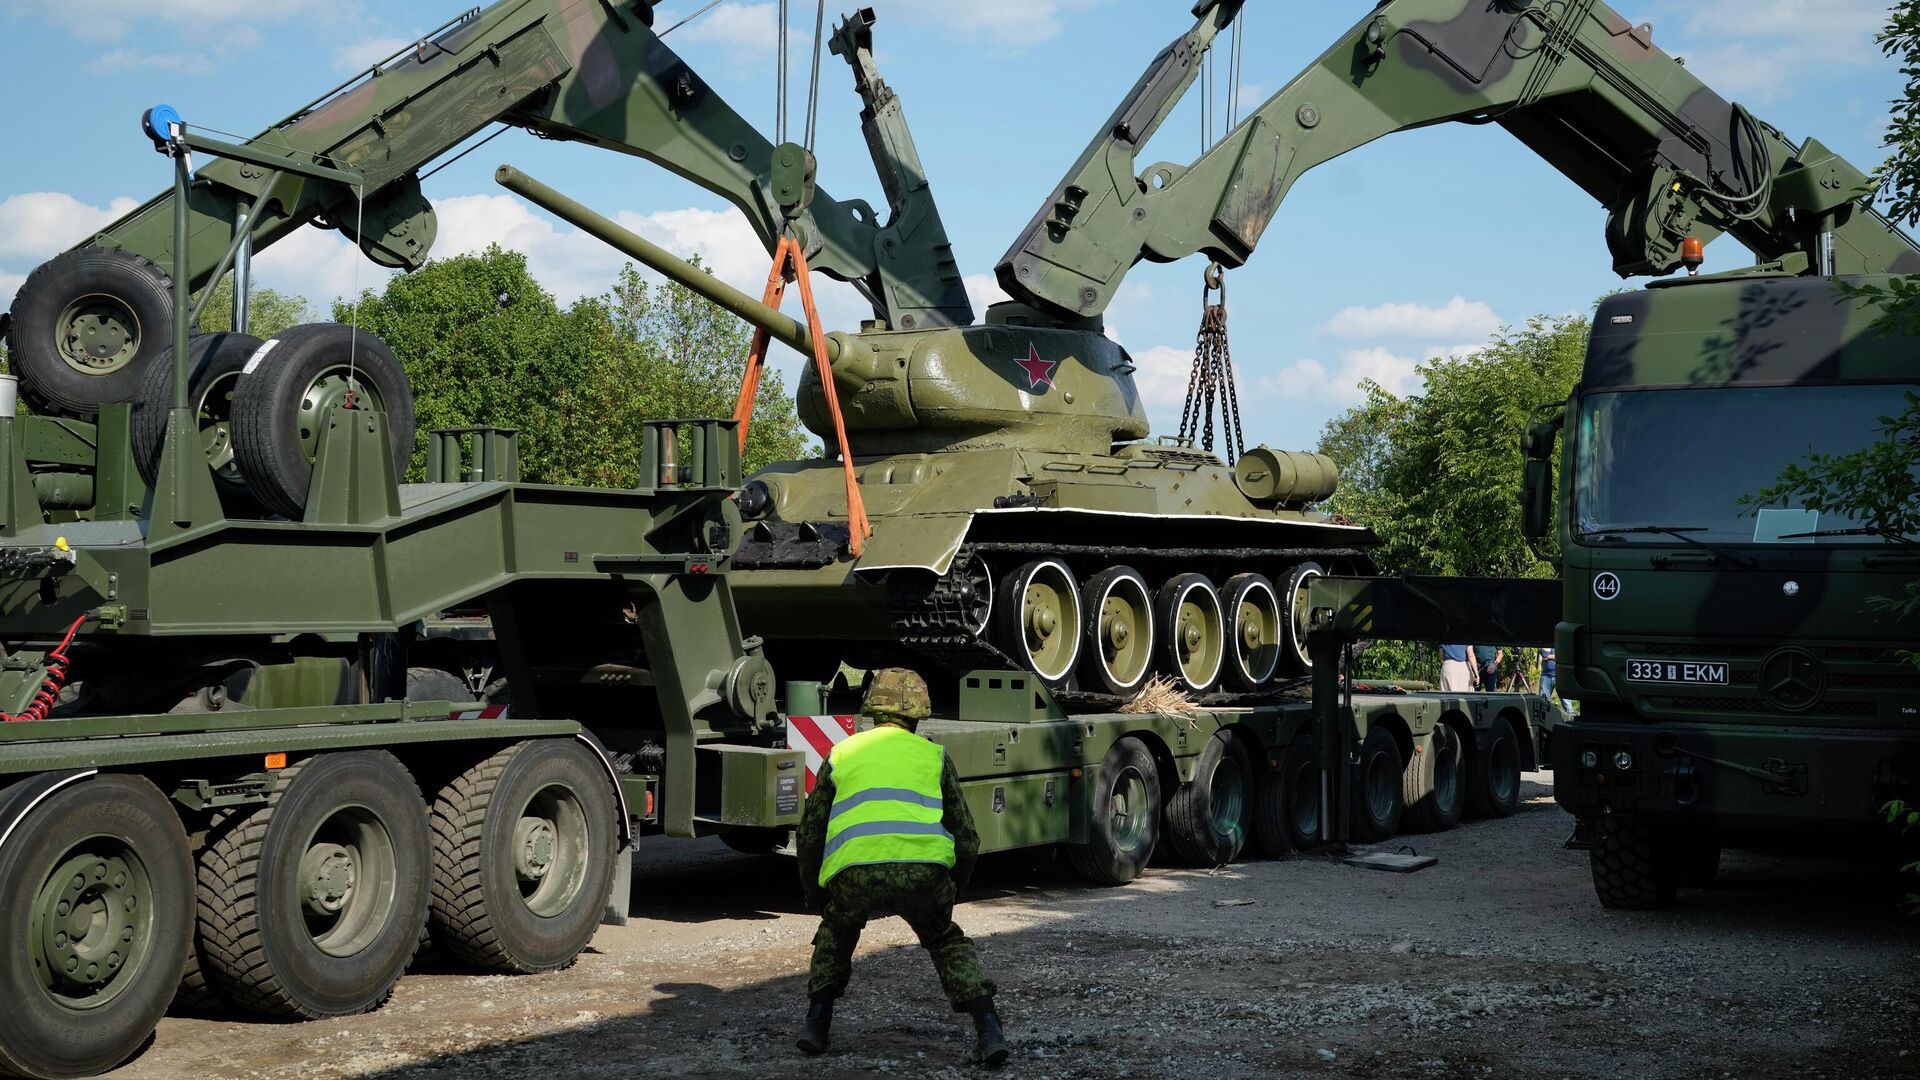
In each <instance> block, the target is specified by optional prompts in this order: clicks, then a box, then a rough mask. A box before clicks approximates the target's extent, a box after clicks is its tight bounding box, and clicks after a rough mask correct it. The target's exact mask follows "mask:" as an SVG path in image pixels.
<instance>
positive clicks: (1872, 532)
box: [1780, 525, 1920, 547]
mask: <svg viewBox="0 0 1920 1080" xmlns="http://www.w3.org/2000/svg"><path fill="white" fill-rule="evenodd" d="M1817 536H1878V537H1880V538H1881V539H1882V540H1887V541H1890V542H1892V543H1895V544H1899V545H1901V546H1902V547H1920V540H1915V539H1914V538H1913V537H1911V536H1907V535H1905V534H1904V533H1897V532H1894V531H1893V530H1892V529H1876V528H1874V527H1872V526H1871V525H1861V526H1859V527H1857V528H1852V529H1820V530H1817V531H1815V532H1799V533H1781V534H1780V539H1782V540H1801V539H1811V538H1813V537H1817Z"/></svg>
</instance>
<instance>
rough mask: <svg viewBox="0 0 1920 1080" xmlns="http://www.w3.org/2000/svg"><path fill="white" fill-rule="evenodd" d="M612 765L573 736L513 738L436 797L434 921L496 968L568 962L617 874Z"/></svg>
mask: <svg viewBox="0 0 1920 1080" xmlns="http://www.w3.org/2000/svg"><path fill="white" fill-rule="evenodd" d="M618 812H619V811H618V809H617V804H616V803H615V802H614V798H613V790H612V788H611V786H610V785H609V784H608V782H607V776H606V771H605V769H604V768H603V767H602V766H601V764H600V762H599V761H598V760H596V759H595V757H594V753H593V751H592V750H589V749H588V748H587V747H586V746H585V745H583V744H581V743H580V742H579V741H577V740H571V739H541V740H537V741H532V742H523V743H518V744H516V745H514V746H509V747H507V748H506V749H505V750H502V751H500V752H499V753H497V754H495V755H493V756H492V757H490V758H488V759H487V760H485V761H483V762H481V763H480V764H478V765H475V766H474V767H473V768H471V769H468V770H467V771H466V772H464V773H462V774H461V775H460V776H458V777H457V778H455V779H454V781H453V782H452V783H450V784H448V785H447V786H446V787H444V788H441V789H440V794H439V795H438V796H437V797H435V799H434V801H433V907H432V912H433V930H434V936H435V938H437V939H438V940H439V941H440V942H441V943H442V944H444V945H446V946H447V948H448V949H449V950H450V951H452V953H453V954H454V955H455V956H458V957H459V958H460V959H462V960H464V961H466V962H467V963H469V964H473V965H475V966H477V967H482V968H486V969H487V970H489V971H500V972H507V973H512V974H532V973H534V972H541V971H558V970H559V969H561V968H564V967H567V966H569V965H571V964H572V963H573V961H574V959H575V958H576V957H578V956H579V955H580V950H581V949H584V948H586V947H587V942H588V941H590V940H592V938H593V932H594V930H595V929H596V928H598V927H599V925H600V915H601V912H602V911H603V910H604V907H605V904H606V899H607V892H608V890H609V888H610V887H611V885H612V881H613V878H612V875H613V864H614V857H613V856H614V844H615V836H614V830H615V827H616V824H617V823H616V821H615V817H616V815H617V814H618Z"/></svg>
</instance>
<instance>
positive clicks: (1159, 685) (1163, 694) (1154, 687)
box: [1120, 675, 1200, 713]
mask: <svg viewBox="0 0 1920 1080" xmlns="http://www.w3.org/2000/svg"><path fill="white" fill-rule="evenodd" d="M1179 687H1180V684H1178V683H1176V682H1174V681H1173V680H1172V679H1169V678H1168V677H1166V676H1165V675H1155V676H1154V677H1153V678H1151V679H1148V680H1147V682H1146V685H1145V686H1142V687H1141V688H1140V691H1139V693H1136V694H1134V695H1133V700H1132V701H1129V702H1127V703H1126V704H1125V705H1122V706H1120V711H1121V712H1123V713H1184V712H1193V711H1194V710H1196V709H1198V708H1199V707H1200V706H1199V703H1198V702H1196V701H1194V700H1193V699H1192V698H1190V697H1188V696H1187V695H1186V694H1184V693H1182V692H1181V691H1180V688H1179Z"/></svg>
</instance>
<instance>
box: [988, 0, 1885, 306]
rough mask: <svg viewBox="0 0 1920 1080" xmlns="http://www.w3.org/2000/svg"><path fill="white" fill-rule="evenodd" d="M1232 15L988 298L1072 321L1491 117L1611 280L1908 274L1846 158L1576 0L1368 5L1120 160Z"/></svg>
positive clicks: (1077, 175) (1147, 100) (1165, 60)
mask: <svg viewBox="0 0 1920 1080" xmlns="http://www.w3.org/2000/svg"><path fill="white" fill-rule="evenodd" d="M1240 8H1241V2H1240V0H1201V2H1200V3H1199V4H1198V5H1197V6H1196V8H1195V14H1196V16H1197V17H1198V20H1199V21H1198V23H1197V24H1196V25H1195V26H1194V28H1193V29H1192V30H1190V31H1188V32H1187V33H1186V34H1184V35H1182V36H1181V37H1180V38H1178V39H1176V40H1175V41H1174V42H1173V44H1171V45H1170V46H1168V48H1167V49H1166V50H1165V51H1163V52H1162V53H1161V54H1160V55H1159V56H1158V57H1156V58H1155V60H1154V62H1153V64H1152V65H1150V66H1149V68H1148V71H1147V74H1146V75H1145V76H1143V77H1142V79H1141V80H1140V82H1139V83H1138V84H1136V86H1135V87H1134V89H1133V92H1132V93H1131V94H1129V95H1128V97H1127V99H1126V100H1125V101H1124V102H1123V103H1122V104H1121V107H1120V108H1119V109H1118V110H1117V111H1116V112H1115V113H1114V115H1113V117H1112V118H1111V119H1110V120H1109V121H1108V123H1107V124H1106V125H1105V127H1103V128H1102V130H1101V133H1100V134H1099V136H1097V137H1096V138H1095V139H1094V140H1093V142H1092V143H1090V144H1089V145H1088V147H1087V148H1086V150H1085V151H1084V152H1083V153H1082V154H1081V155H1080V158H1079V160H1078V161H1076V162H1075V163H1074V166H1073V168H1072V170H1071V171H1070V172H1069V173H1068V174H1067V176H1066V178H1065V179H1064V180H1062V181H1061V183H1060V185H1059V186H1058V187H1056V188H1055V189H1054V192H1053V195H1052V197H1051V198H1049V199H1048V201H1047V204H1046V206H1045V207H1043V208H1042V209H1041V211H1040V212H1039V213H1038V214H1036V215H1035V216H1034V219H1033V221H1032V222H1031V223H1030V224H1029V225H1028V226H1027V228H1026V229H1025V230H1024V231H1023V232H1022V233H1021V234H1020V237H1019V239H1018V240H1017V241H1016V242H1015V243H1014V245H1013V247H1012V248H1011V249H1010V250H1009V251H1008V252H1007V254H1006V256H1005V258H1003V259H1002V261H1001V262H1000V264H999V266H998V267H997V271H998V276H999V278H1000V283H1001V286H1002V287H1003V288H1005V289H1006V290H1007V292H1008V293H1009V294H1011V295H1012V296H1014V297H1015V298H1016V299H1018V300H1020V301H1022V302H1024V303H1026V304H1028V305H1030V306H1032V307H1035V308H1039V309H1041V310H1043V311H1047V312H1050V313H1052V314H1054V315H1055V316H1057V317H1062V318H1085V317H1087V316H1091V315H1096V314H1099V313H1100V312H1102V311H1104V310H1105V308H1106V306H1107V304H1108V303H1109V302H1110V301H1111V300H1112V298H1113V295H1114V293H1115V292H1116V291H1117V290H1118V289H1119V286H1120V284H1121V282H1122V280H1124V278H1125V276H1126V273H1127V271H1128V270H1129V269H1131V268H1132V266H1133V265H1134V264H1135V263H1136V262H1139V261H1140V260H1142V259H1146V260H1151V261H1154V262H1170V261H1173V260H1176V259H1180V258H1184V257H1186V256H1188V255H1192V254H1195V253H1205V254H1206V255H1208V256H1209V257H1211V258H1213V259H1215V260H1217V261H1219V262H1220V263H1222V264H1223V265H1226V266H1238V265H1241V264H1242V263H1244V262H1246V260H1247V259H1248V258H1249V257H1250V256H1251V255H1252V254H1253V250H1254V247H1255V245H1257V244H1258V243H1259V240H1260V237H1261V235H1262V234H1263V233H1264V232H1265V231H1266V228H1267V226H1268V224H1269V223H1270V222H1271V221H1272V219H1273V215H1274V213H1275V211H1276V210H1277V209H1278V207H1279V205H1280V202H1281V200H1282V199H1284V198H1285V197H1286V194H1287V191H1288V190H1289V189H1290V188H1291V187H1292V186H1293V184H1294V182H1295V181H1296V180H1298V179H1299V177H1300V176H1301V175H1302V174H1303V173H1305V172H1306V171H1307V170H1308V169H1311V168H1313V167H1314V166H1316V165H1319V164H1321V163H1323V162H1325V161H1329V160H1331V159H1333V158H1335V157H1337V156H1339V155H1341V154H1344V153H1346V152H1347V151H1349V150H1352V149H1354V148H1356V147H1359V146H1363V145H1365V144H1366V143H1369V142H1371V141H1373V140H1374V139H1377V138H1379V137H1381V136H1383V135H1387V134H1391V133H1393V132H1397V131H1406V130H1410V129H1413V128H1418V127H1426V126H1429V125H1432V124H1438V123H1442V122H1445V121H1461V122H1466V123H1498V124H1500V125H1501V126H1502V127H1504V128H1506V129H1507V130H1508V131H1509V132H1511V133H1512V134H1513V135H1514V136H1515V137H1517V138H1519V139H1520V140H1521V141H1522V142H1524V143H1526V144H1527V146H1528V147H1529V148H1531V149H1533V150H1534V151H1535V152H1536V153H1538V154H1539V155H1540V156H1541V157H1543V158H1545V159H1546V160H1547V161H1548V162H1549V163H1551V164H1552V165H1553V166H1554V167H1555V168H1557V169H1559V170H1560V171H1561V172H1562V173H1564V174H1565V175H1566V176H1567V177H1569V178H1570V179H1572V180H1573V181H1574V182H1575V183H1577V184H1579V185H1580V186H1581V187H1582V188H1583V189H1584V190H1586V191H1587V192H1588V193H1589V194H1591V195H1592V196H1593V197H1594V198H1596V199H1598V200H1600V201H1601V202H1602V203H1603V204H1604V205H1606V206H1607V207H1608V210H1609V215H1610V216H1609V218H1608V223H1607V243H1608V248H1609V250H1610V251H1611V252H1612V254H1613V259H1614V269H1615V270H1616V271H1617V272H1619V273H1620V275H1621V276H1623V277H1630V276H1634V275H1639V274H1668V273H1671V272H1673V271H1674V270H1676V269H1678V268H1679V267H1680V266H1681V265H1683V251H1682V248H1683V242H1684V241H1685V240H1687V239H1688V238H1697V239H1699V240H1700V241H1702V242H1703V243H1705V242H1709V241H1711V240H1713V239H1714V238H1715V237H1718V236H1719V235H1721V234H1722V233H1728V234H1731V235H1733V236H1734V237H1735V238H1736V239H1738V240H1740V241H1741V242H1742V243H1743V244H1745V245H1746V246H1747V247H1749V248H1750V249H1752V250H1753V251H1754V253H1755V254H1756V255H1757V256H1758V257H1759V259H1760V261H1761V262H1763V263H1777V264H1779V265H1780V267H1781V268H1782V269H1784V270H1788V271H1799V272H1814V271H1819V270H1826V271H1828V272H1838V273H1865V272H1876V271H1879V272H1886V271H1891V272H1916V271H1920V249H1917V248H1916V247H1915V245H1914V243H1913V241H1912V240H1911V239H1909V238H1908V237H1907V236H1906V235H1905V234H1904V233H1902V232H1900V230H1899V229H1897V228H1896V227H1895V226H1893V225H1892V224H1891V223H1890V222H1888V221H1887V220H1886V219H1885V218H1883V217H1881V216H1880V215H1878V214H1877V213H1875V212H1874V211H1873V210H1872V209H1871V208H1870V206H1869V205H1868V203H1867V201H1866V200H1867V198H1868V197H1869V196H1870V194H1871V185H1870V182H1869V181H1868V180H1867V179H1866V178H1865V177H1864V175H1863V174H1862V173H1861V172H1860V171H1859V170H1858V169H1856V168H1854V167H1853V166H1852V165H1850V164H1848V163H1847V162H1846V161H1844V160H1843V159H1841V158H1839V157H1838V156H1837V155H1834V154H1833V153H1831V152H1830V151H1828V150H1827V149H1826V148H1825V147H1823V146H1821V145H1820V144H1819V143H1818V142H1816V141H1813V140H1808V141H1807V142H1806V143H1805V144H1804V145H1798V146H1796V145H1795V144H1794V143H1792V142H1791V141H1789V140H1788V139H1787V138H1786V137H1785V136H1783V135H1782V134H1781V133H1780V132H1779V131H1778V130H1776V129H1774V128H1772V127H1770V126H1768V125H1766V124H1763V123H1761V122H1759V121H1757V120H1755V119H1754V118H1753V117H1752V116H1751V115H1750V114H1749V113H1747V111H1746V110H1745V109H1742V108H1740V107H1739V106H1736V105H1733V104H1730V103H1729V102H1728V101H1727V100H1726V99H1724V98H1722V97H1721V96H1720V95H1719V94H1717V93H1715V92H1714V91H1713V90H1711V89H1710V88H1708V87H1707V86H1706V85H1705V84H1703V83H1702V82H1700V80H1698V79H1696V78H1694V76H1693V75H1692V73H1691V72H1689V71H1688V70H1687V69H1686V67H1685V65H1684V63H1683V62H1682V61H1681V60H1679V59H1676V58H1674V57H1671V56H1669V55H1667V54H1666V53H1665V52H1663V51H1661V50H1660V49H1659V48H1657V47H1656V46H1655V45H1654V44H1653V40H1652V31H1651V29H1650V28H1649V27H1646V26H1639V27H1635V26H1633V25H1631V24H1629V23H1628V22H1627V21H1626V20H1625V19H1623V18H1621V17H1620V16H1619V15H1618V14H1617V13H1615V12H1614V11H1613V10H1612V9H1611V8H1609V7H1607V6H1606V5H1605V4H1603V3H1599V2H1598V0H1384V2H1382V3H1381V4H1379V5H1378V7H1376V8H1375V10H1374V11H1373V13H1372V14H1370V15H1368V16H1367V17H1366V18H1365V19H1362V20H1361V21H1360V22H1359V23H1358V24H1357V25H1355V26H1354V27H1353V28H1352V29H1351V30H1349V31H1348V32H1347V33H1346V34H1344V35H1342V36H1341V38H1340V39H1339V40H1338V41H1337V42H1335V43H1334V45H1333V47H1332V48H1331V49H1329V50H1327V52H1326V53H1325V54H1324V55H1322V56H1321V57H1320V58H1319V59H1318V60H1316V61H1315V62H1314V63H1313V65H1312V66H1311V67H1309V68H1307V70H1305V71H1304V72H1302V73H1301V74H1299V75H1298V76H1296V77H1295V78H1294V79H1293V80H1292V81H1291V82H1289V83H1288V84H1287V85H1286V86H1285V87H1284V88H1283V89H1281V90H1280V92H1279V93H1277V94H1275V95H1274V96H1273V97H1272V98H1270V99H1269V100H1267V101H1266V102H1265V103H1264V104H1263V105H1261V106H1260V108H1259V109H1258V110H1256V111H1255V112H1254V113H1253V114H1252V115H1251V116H1250V117H1249V118H1248V119H1247V120H1246V122H1244V123H1242V124H1241V125H1240V126H1238V127H1237V128H1235V129H1234V130H1233V131H1232V132H1231V133H1229V134H1228V135H1227V136H1226V138H1224V139H1223V140H1222V141H1221V142H1220V143H1218V144H1217V145H1216V146H1214V147H1213V148H1212V149H1211V150H1209V151H1208V152H1207V153H1206V154H1204V155H1203V156H1201V157H1200V158H1199V159H1198V160H1196V161H1194V162H1193V163H1191V164H1189V165H1179V164H1175V163H1171V162H1160V163H1157V164H1154V165H1151V166H1149V167H1147V168H1146V169H1144V170H1142V169H1140V168H1139V167H1138V160H1137V159H1138V155H1139V153H1140V150H1141V148H1142V147H1144V146H1145V145H1146V143H1147V142H1148V140H1149V139H1151V137H1152V136H1153V133H1154V132H1155V131H1156V130H1157V129H1158V128H1159V127H1160V125H1161V124H1162V123H1163V122H1164V121H1165V120H1166V118H1167V116H1168V115H1169V114H1170V113H1171V112H1172V111H1173V108H1174V106H1175V105H1176V104H1177V103H1178V101H1179V99H1180V98H1181V97H1182V96H1183V95H1184V94H1185V93H1186V91H1187V90H1188V89H1189V88H1190V87H1191V86H1192V84H1193V82H1194V81H1195V79H1196V77H1197V76H1198V74H1199V72H1200V68H1201V65H1200V61H1201V58H1202V56H1203V54H1204V53H1205V51H1206V49H1207V48H1208V46H1210V45H1211V44H1212V43H1213V41H1214V39H1215V38H1216V36H1218V35H1219V34H1220V33H1221V32H1223V31H1224V30H1225V29H1226V28H1227V27H1228V26H1229V25H1230V24H1231V22H1232V20H1233V19H1234V17H1235V16H1237V15H1238V14H1239V11H1240Z"/></svg>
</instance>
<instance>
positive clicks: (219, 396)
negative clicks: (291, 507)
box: [132, 333, 263, 517]
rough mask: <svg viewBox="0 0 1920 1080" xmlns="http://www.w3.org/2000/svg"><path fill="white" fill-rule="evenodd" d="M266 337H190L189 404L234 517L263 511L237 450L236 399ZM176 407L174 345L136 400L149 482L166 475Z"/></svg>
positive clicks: (136, 449) (138, 462)
mask: <svg viewBox="0 0 1920 1080" xmlns="http://www.w3.org/2000/svg"><path fill="white" fill-rule="evenodd" d="M262 344H263V342H262V341H261V340H260V339H259V338H257V337H254V336H253V335H252V334H233V333H223V334H199V335H196V336H195V337H193V338H192V339H191V340H189V341H188V342H187V403H188V405H189V406H190V407H191V408H192V409H193V416H194V420H195V423H196V425H197V427H198V430H199V432H200V443H199V445H200V450H201V452H202V453H204V454H205V455H206V459H207V464H209V465H211V466H213V483H214V487H215V488H216V489H217V490H218V491H219V492H220V502H221V504H222V505H223V506H225V507H226V508H227V510H228V513H229V514H230V515H231V516H236V517H239V516H246V514H247V513H250V512H258V509H259V506H258V504H257V503H255V502H254V501H253V498H252V496H251V495H250V494H249V493H248V491H247V481H246V478H245V477H243V476H241V475H240V465H239V463H238V462H237V461H235V460H234V452H233V398H234V394H235V392H236V391H238V389H239V387H240V376H241V374H242V373H243V372H244V371H245V369H246V366H247V361H248V360H250V359H252V357H253V354H254V353H255V352H256V351H258V350H259V348H260V346H261V345H262ZM172 408H173V348H172V346H168V347H167V348H166V349H164V350H162V351H161V353H160V355H159V356H157V357H155V358H154V361H153V363H151V364H149V365H147V374H146V377H145V379H143V380H142V381H141V384H140V391H139V393H138V394H137V395H135V397H134V399H133V432H132V437H133V463H134V465H135V467H137V468H138V469H139V470H140V478H141V479H143V480H145V481H146V482H147V486H148V487H153V486H155V485H156V484H157V483H158V481H159V479H160V454H161V451H162V450H164V449H165V444H166V440H167V413H168V412H170V411H171V410H172Z"/></svg>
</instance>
